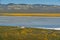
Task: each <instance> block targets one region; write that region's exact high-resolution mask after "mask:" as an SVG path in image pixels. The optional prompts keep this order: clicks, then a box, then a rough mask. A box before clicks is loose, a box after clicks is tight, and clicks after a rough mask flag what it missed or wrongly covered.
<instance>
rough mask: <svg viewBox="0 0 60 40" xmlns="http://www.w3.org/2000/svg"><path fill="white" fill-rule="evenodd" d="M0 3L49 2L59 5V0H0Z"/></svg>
mask: <svg viewBox="0 0 60 40" xmlns="http://www.w3.org/2000/svg"><path fill="white" fill-rule="evenodd" d="M0 1H1V3H2V4H8V3H17V4H49V5H60V0H0Z"/></svg>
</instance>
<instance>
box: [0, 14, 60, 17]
mask: <svg viewBox="0 0 60 40" xmlns="http://www.w3.org/2000/svg"><path fill="white" fill-rule="evenodd" d="M0 16H42V17H60V13H0Z"/></svg>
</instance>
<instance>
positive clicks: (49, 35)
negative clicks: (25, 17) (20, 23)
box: [0, 26, 60, 40]
mask: <svg viewBox="0 0 60 40" xmlns="http://www.w3.org/2000/svg"><path fill="white" fill-rule="evenodd" d="M0 40H60V31H59V30H58V31H57V30H48V29H37V28H20V27H11V26H10V27H9V26H0Z"/></svg>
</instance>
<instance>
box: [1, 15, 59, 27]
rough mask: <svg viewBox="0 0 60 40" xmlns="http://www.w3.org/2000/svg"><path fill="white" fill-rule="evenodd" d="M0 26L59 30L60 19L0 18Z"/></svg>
mask: <svg viewBox="0 0 60 40" xmlns="http://www.w3.org/2000/svg"><path fill="white" fill-rule="evenodd" d="M0 25H1V26H26V27H45V28H46V27H47V28H59V27H60V17H33V16H31V17H30V16H29V17H27V16H0Z"/></svg>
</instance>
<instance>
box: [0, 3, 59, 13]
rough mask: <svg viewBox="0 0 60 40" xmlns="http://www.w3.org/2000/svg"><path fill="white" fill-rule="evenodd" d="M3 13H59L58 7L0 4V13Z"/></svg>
mask: <svg viewBox="0 0 60 40" xmlns="http://www.w3.org/2000/svg"><path fill="white" fill-rule="evenodd" d="M3 12H9V13H13V12H15V13H17V12H18V13H19V12H26V13H28V12H34V13H37V12H38V13H60V6H58V5H45V4H13V3H10V4H0V13H3Z"/></svg>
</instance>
